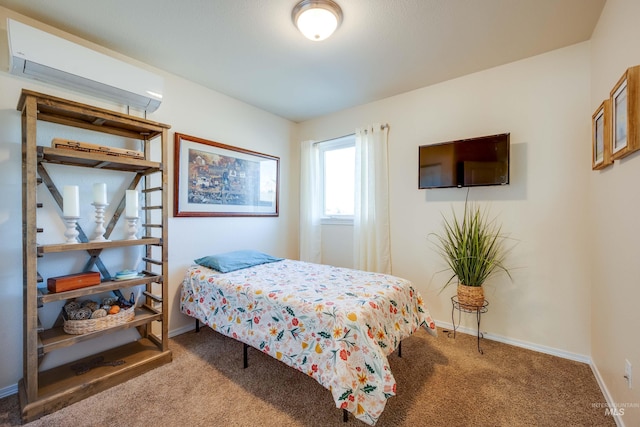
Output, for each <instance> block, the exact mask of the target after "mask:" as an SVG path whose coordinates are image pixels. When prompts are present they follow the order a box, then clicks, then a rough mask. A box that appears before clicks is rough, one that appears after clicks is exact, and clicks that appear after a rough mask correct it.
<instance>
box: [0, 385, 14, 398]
mask: <svg viewBox="0 0 640 427" xmlns="http://www.w3.org/2000/svg"><path fill="white" fill-rule="evenodd" d="M16 393H18V384H12V385H10V386H7V387H4V388H0V399H2V398H3V397H7V396H11V395H12V394H16Z"/></svg>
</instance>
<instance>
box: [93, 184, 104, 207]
mask: <svg viewBox="0 0 640 427" xmlns="http://www.w3.org/2000/svg"><path fill="white" fill-rule="evenodd" d="M93 203H95V204H96V205H106V204H107V184H105V183H96V184H93Z"/></svg>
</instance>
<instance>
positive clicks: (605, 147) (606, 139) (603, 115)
mask: <svg viewBox="0 0 640 427" xmlns="http://www.w3.org/2000/svg"><path fill="white" fill-rule="evenodd" d="M591 135H592V136H591V169H593V170H600V169H604V168H606V167H607V166H610V165H611V164H613V160H612V159H611V100H610V99H605V100H604V101H602V103H601V104H600V106H599V107H598V108H597V109H596V111H595V113H593V116H591Z"/></svg>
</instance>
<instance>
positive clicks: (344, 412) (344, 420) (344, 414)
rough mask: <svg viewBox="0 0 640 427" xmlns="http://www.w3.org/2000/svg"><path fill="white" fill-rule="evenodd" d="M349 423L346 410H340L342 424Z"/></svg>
mask: <svg viewBox="0 0 640 427" xmlns="http://www.w3.org/2000/svg"><path fill="white" fill-rule="evenodd" d="M347 421H349V412H347V410H346V409H342V422H343V423H346V422H347Z"/></svg>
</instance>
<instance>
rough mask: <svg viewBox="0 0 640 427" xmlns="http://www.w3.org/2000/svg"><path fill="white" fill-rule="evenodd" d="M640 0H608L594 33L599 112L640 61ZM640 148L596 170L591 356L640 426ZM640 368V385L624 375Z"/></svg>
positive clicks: (627, 417)
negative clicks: (627, 365) (629, 382)
mask: <svg viewBox="0 0 640 427" xmlns="http://www.w3.org/2000/svg"><path fill="white" fill-rule="evenodd" d="M638 17H640V2H638V1H636V0H608V1H607V3H606V4H605V6H604V9H603V11H602V14H601V16H600V20H599V21H598V25H597V27H596V29H595V30H594V32H593V36H592V40H591V70H592V80H591V104H590V105H591V111H592V112H593V111H595V109H596V108H597V107H598V105H600V103H601V102H602V100H604V99H606V98H608V97H609V93H610V91H611V89H612V88H613V86H614V85H615V84H616V82H617V81H618V79H619V78H620V76H621V75H622V74H623V73H624V71H625V70H626V69H627V67H630V66H634V65H638V64H640V50H638V44H639V42H640V26H639V25H638ZM639 183H640V154H639V153H634V154H632V155H630V156H629V157H627V158H625V159H623V160H621V161H616V162H615V163H614V165H613V166H610V167H608V168H606V169H604V170H603V171H600V172H596V171H594V172H591V173H590V176H589V189H590V196H591V198H590V204H589V207H590V211H591V213H592V215H591V223H592V227H591V229H590V233H589V234H590V237H591V238H590V241H591V247H592V249H593V252H592V261H591V266H592V268H591V270H590V272H591V275H592V301H593V304H592V308H591V316H592V333H591V340H592V347H591V356H592V358H593V361H594V364H595V366H596V367H597V369H598V371H599V372H600V375H601V377H602V378H603V380H604V383H605V386H606V389H607V390H608V392H609V393H610V395H611V397H612V400H613V401H614V402H617V403H634V404H635V405H636V408H626V410H625V414H624V416H622V417H621V418H622V420H623V421H624V423H625V425H627V426H637V425H640V408H638V407H637V406H640V339H639V336H640V334H639V332H638V325H640V308H639V307H638V301H640V263H639V262H638V253H639V251H638V249H639V244H638V242H639V239H640V229H639V226H638V212H639V210H640V191H639V190H638V188H639ZM625 359H628V360H629V361H630V362H631V363H632V366H633V368H634V369H635V373H634V374H635V378H634V383H635V385H634V386H633V389H632V390H629V389H628V387H627V384H626V382H625V379H624V378H623V375H624V362H625Z"/></svg>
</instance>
